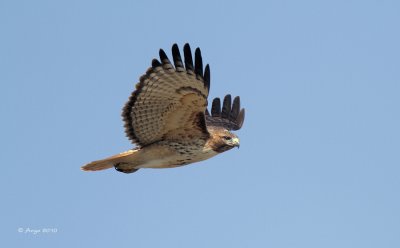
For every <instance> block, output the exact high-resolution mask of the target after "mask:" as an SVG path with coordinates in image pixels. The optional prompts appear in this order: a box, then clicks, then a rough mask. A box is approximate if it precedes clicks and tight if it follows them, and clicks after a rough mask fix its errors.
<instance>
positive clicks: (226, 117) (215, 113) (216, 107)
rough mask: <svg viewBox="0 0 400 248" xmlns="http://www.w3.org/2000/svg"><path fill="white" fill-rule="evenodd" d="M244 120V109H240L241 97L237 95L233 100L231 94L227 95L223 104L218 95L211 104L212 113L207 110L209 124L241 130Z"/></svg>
mask: <svg viewBox="0 0 400 248" xmlns="http://www.w3.org/2000/svg"><path fill="white" fill-rule="evenodd" d="M243 122H244V109H240V98H239V97H238V96H237V97H235V99H234V100H233V104H232V99H231V95H226V96H225V98H224V102H223V104H222V110H221V100H220V99H219V98H218V97H217V98H214V100H213V102H212V106H211V115H210V113H209V112H208V110H206V123H207V126H214V127H223V128H225V129H227V130H239V129H240V128H241V127H242V125H243Z"/></svg>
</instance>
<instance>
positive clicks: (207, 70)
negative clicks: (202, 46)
mask: <svg viewBox="0 0 400 248" xmlns="http://www.w3.org/2000/svg"><path fill="white" fill-rule="evenodd" d="M203 78H204V86H205V87H206V89H207V91H208V92H210V81H211V76H210V66H209V65H208V64H207V65H206V68H205V69H204V77H203Z"/></svg>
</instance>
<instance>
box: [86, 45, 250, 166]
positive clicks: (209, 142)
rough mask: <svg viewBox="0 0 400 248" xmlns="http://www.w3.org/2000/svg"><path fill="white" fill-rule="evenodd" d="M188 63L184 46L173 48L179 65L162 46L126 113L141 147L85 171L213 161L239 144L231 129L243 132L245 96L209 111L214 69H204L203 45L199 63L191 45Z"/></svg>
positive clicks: (133, 137) (127, 129) (215, 104)
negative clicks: (181, 51) (209, 93)
mask: <svg viewBox="0 0 400 248" xmlns="http://www.w3.org/2000/svg"><path fill="white" fill-rule="evenodd" d="M183 51H184V62H183V61H182V58H181V55H180V52H179V48H178V46H177V45H176V44H174V45H173V46H172V57H173V62H174V65H175V66H173V65H172V63H171V62H170V60H169V59H168V57H167V55H166V54H165V52H164V51H163V50H162V49H160V61H158V60H156V59H154V60H153V61H152V67H150V68H149V69H148V70H147V72H146V73H145V74H144V75H143V76H141V77H140V81H139V83H138V84H137V85H136V90H135V91H134V92H133V93H132V94H131V96H130V98H129V100H128V102H127V103H126V104H125V107H124V108H123V111H122V117H123V120H124V122H125V125H124V126H125V133H126V135H127V136H128V138H129V139H130V140H131V141H132V142H133V143H134V144H136V145H137V148H135V149H132V150H129V151H126V152H123V153H120V154H117V155H114V156H112V157H109V158H106V159H102V160H98V161H94V162H91V163H89V164H86V165H85V166H82V170H84V171H98V170H104V169H108V168H112V167H115V169H116V170H117V171H120V172H124V173H132V172H135V171H137V170H138V169H140V168H172V167H177V166H182V165H187V164H190V163H194V162H198V161H201V160H205V159H208V158H210V157H212V156H215V155H217V154H219V153H221V152H224V151H227V150H230V149H232V148H233V147H238V146H239V139H238V137H237V136H236V135H235V134H233V133H231V132H230V131H231V130H239V129H240V128H241V127H242V125H243V121H244V109H240V98H239V97H235V99H234V100H233V103H232V99H231V96H230V95H226V96H225V98H224V100H223V103H222V108H221V101H220V99H219V98H215V99H214V100H213V102H212V107H211V114H210V113H209V111H208V110H207V97H208V92H209V89H210V67H209V65H206V66H205V68H204V71H203V61H202V57H201V52H200V49H199V48H197V49H196V50H195V60H194V64H193V59H192V52H191V50H190V46H189V44H185V46H184V48H183Z"/></svg>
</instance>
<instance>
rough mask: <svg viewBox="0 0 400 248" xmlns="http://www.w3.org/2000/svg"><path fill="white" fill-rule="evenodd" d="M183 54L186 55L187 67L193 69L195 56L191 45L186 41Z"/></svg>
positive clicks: (189, 69) (188, 69)
mask: <svg viewBox="0 0 400 248" xmlns="http://www.w3.org/2000/svg"><path fill="white" fill-rule="evenodd" d="M183 54H184V56H185V67H186V70H187V71H193V58H192V50H191V49H190V45H189V44H188V43H186V44H185V45H184V47H183Z"/></svg>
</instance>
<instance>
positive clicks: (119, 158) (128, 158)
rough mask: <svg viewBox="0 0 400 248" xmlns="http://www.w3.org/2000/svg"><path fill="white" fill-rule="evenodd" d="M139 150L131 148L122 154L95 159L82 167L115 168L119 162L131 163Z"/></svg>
mask: <svg viewBox="0 0 400 248" xmlns="http://www.w3.org/2000/svg"><path fill="white" fill-rule="evenodd" d="M137 151H138V150H129V151H126V152H122V153H120V154H117V155H114V156H111V157H108V158H105V159H102V160H97V161H93V162H91V163H88V164H86V165H84V166H82V167H81V169H82V170H83V171H99V170H105V169H110V168H113V167H114V165H116V164H118V163H129V162H132V160H133V157H134V156H135V154H134V153H136V152H137Z"/></svg>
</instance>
